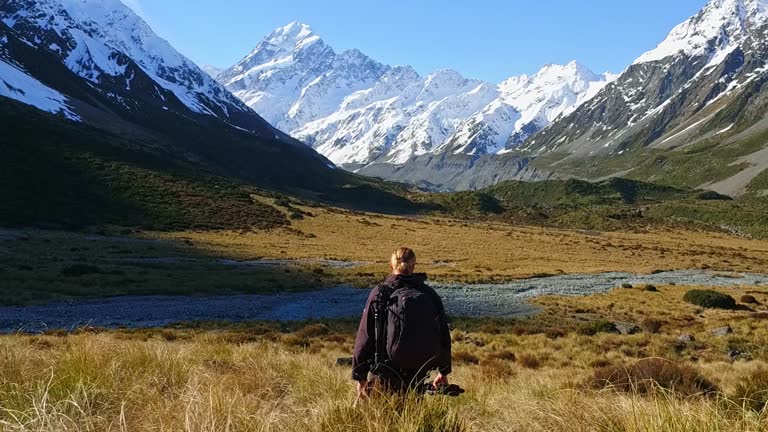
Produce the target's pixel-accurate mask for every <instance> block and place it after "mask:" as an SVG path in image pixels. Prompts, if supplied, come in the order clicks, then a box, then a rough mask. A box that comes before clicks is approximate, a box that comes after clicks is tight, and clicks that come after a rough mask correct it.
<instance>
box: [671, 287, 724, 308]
mask: <svg viewBox="0 0 768 432" xmlns="http://www.w3.org/2000/svg"><path fill="white" fill-rule="evenodd" d="M683 300H685V301H686V302H688V303H691V304H694V305H696V306H701V307H704V308H710V309H733V308H735V307H736V299H734V298H733V297H731V296H729V295H728V294H723V293H721V292H717V291H713V290H691V291H688V292H687V293H685V295H684V296H683Z"/></svg>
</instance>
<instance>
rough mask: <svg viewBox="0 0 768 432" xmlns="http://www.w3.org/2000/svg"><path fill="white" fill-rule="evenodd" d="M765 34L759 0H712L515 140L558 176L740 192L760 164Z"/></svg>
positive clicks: (767, 60) (766, 19)
mask: <svg viewBox="0 0 768 432" xmlns="http://www.w3.org/2000/svg"><path fill="white" fill-rule="evenodd" d="M766 35H768V13H766V2H765V1H764V0H711V1H710V2H709V3H708V4H707V5H706V6H705V7H704V8H703V9H702V10H701V11H700V12H699V13H697V14H696V15H695V16H693V17H691V18H690V19H688V20H687V21H685V22H684V23H682V24H680V25H679V26H677V27H675V29H673V30H672V31H671V33H670V34H669V36H668V37H667V38H666V39H665V40H664V41H663V42H662V43H661V44H659V46H658V47H657V48H655V49H653V50H651V51H649V52H647V53H645V54H643V55H642V56H640V57H639V58H638V59H637V60H636V61H635V62H634V63H633V64H632V65H631V66H630V67H629V68H628V69H627V70H626V71H625V72H624V73H623V74H622V75H621V76H620V77H619V78H618V79H617V80H616V81H615V82H613V83H611V84H610V85H608V86H606V87H605V88H604V89H603V90H602V91H601V92H600V93H598V94H597V95H596V96H595V97H594V98H593V99H591V100H590V101H589V102H587V103H585V104H584V105H582V106H580V107H579V108H578V109H576V110H575V111H574V112H573V113H572V114H570V115H569V116H566V117H563V118H562V119H560V120H558V121H556V122H555V123H554V124H552V125H551V126H550V127H549V128H547V129H546V130H544V131H542V132H540V133H538V134H537V135H535V136H533V137H532V138H531V139H530V140H529V141H528V142H526V143H525V144H524V145H523V146H521V150H522V151H523V152H524V153H523V154H525V155H526V156H540V158H539V160H538V161H534V162H533V165H534V166H537V167H538V168H540V169H543V170H549V171H551V172H554V173H557V174H558V175H560V176H578V177H587V178H601V177H605V176H610V175H622V176H630V177H634V178H639V179H646V180H652V181H660V182H665V183H669V184H673V185H679V186H682V185H688V186H695V187H710V188H713V189H715V190H718V191H720V192H723V193H729V194H741V193H744V192H746V191H747V190H748V185H749V183H750V182H751V181H752V179H753V178H754V177H755V176H757V175H758V174H759V173H760V172H762V171H763V170H765V169H766V168H768V158H766V157H765V153H766V152H767V151H768V150H764V148H765V146H766V140H765V131H766V130H768V119H766V118H765V116H766V100H767V99H766V97H768V93H766V90H765V88H764V85H763V84H764V83H765V82H766V77H767V75H766V72H768V39H766Z"/></svg>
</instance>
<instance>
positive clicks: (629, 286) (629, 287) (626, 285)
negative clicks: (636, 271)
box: [621, 282, 634, 289]
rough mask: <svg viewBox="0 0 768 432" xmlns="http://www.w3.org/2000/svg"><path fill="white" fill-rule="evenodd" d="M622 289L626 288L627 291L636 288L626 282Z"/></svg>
mask: <svg viewBox="0 0 768 432" xmlns="http://www.w3.org/2000/svg"><path fill="white" fill-rule="evenodd" d="M621 287H622V288H626V289H632V288H634V287H633V286H632V284H631V283H626V282H625V283H623V284H621Z"/></svg>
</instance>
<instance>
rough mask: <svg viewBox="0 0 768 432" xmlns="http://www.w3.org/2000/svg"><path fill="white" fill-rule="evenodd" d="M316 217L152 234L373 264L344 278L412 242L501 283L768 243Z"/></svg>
mask: <svg viewBox="0 0 768 432" xmlns="http://www.w3.org/2000/svg"><path fill="white" fill-rule="evenodd" d="M304 210H306V211H307V212H310V213H311V214H312V216H310V217H305V218H304V219H303V220H298V221H293V223H292V227H291V228H289V229H274V230H271V231H260V232H233V231H216V232H210V231H208V232H178V233H150V234H148V235H149V236H150V237H152V238H162V239H171V240H182V241H183V240H188V241H191V242H192V243H193V244H195V246H196V247H197V248H200V249H202V250H204V251H205V252H206V253H209V254H213V255H218V256H231V257H234V258H237V259H252V258H255V257H269V258H323V257H324V258H333V259H340V260H348V261H358V262H364V263H367V265H365V266H363V267H359V268H355V269H352V270H339V271H336V273H338V274H342V275H347V276H350V277H353V276H357V277H360V276H365V275H370V276H374V277H379V276H381V274H382V272H385V271H386V260H387V258H388V255H389V253H390V252H391V251H392V250H394V249H395V248H396V247H399V246H401V245H411V246H413V247H414V248H416V250H417V253H418V255H419V262H420V269H421V270H423V271H426V272H428V273H430V275H432V276H433V277H434V278H436V279H439V280H457V281H500V280H506V279H510V278H523V277H530V276H537V275H544V274H560V273H597V272H604V271H630V272H637V273H650V272H653V271H655V270H660V269H661V270H666V269H691V268H710V269H717V270H720V271H750V270H751V271H760V270H761V269H763V268H765V267H766V265H768V241H761V240H749V239H744V238H736V237H732V236H727V235H725V234H718V233H711V232H693V231H682V230H671V229H649V230H647V231H645V230H644V231H642V232H604V233H596V232H582V231H574V230H557V229H551V228H536V227H521V226H512V225H506V224H496V223H471V222H468V221H458V220H450V219H442V218H426V217H424V218H407V217H396V216H382V215H374V214H363V213H356V212H347V211H341V210H336V209H322V208H305V209H304Z"/></svg>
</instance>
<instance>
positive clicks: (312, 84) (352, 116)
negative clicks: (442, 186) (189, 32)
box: [217, 22, 611, 169]
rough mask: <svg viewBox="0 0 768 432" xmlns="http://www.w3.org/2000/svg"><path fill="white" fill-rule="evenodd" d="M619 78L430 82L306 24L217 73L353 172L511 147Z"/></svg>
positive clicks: (555, 72) (585, 73)
mask: <svg viewBox="0 0 768 432" xmlns="http://www.w3.org/2000/svg"><path fill="white" fill-rule="evenodd" d="M610 78H611V77H609V76H599V75H596V74H593V73H592V72H590V71H589V70H588V69H586V68H585V67H583V66H581V65H578V64H577V63H575V62H574V63H571V64H569V65H566V66H556V65H554V66H553V65H550V66H547V67H545V68H544V69H542V71H540V72H539V73H537V74H536V75H534V76H531V77H528V76H521V77H513V78H510V79H509V80H506V81H505V82H503V83H501V84H499V85H495V84H491V83H487V82H483V81H478V80H472V79H467V78H465V77H462V76H461V75H460V74H459V73H457V72H455V71H451V70H442V71H436V72H433V73H430V74H428V75H427V76H425V77H422V76H420V75H419V74H418V73H416V71H414V70H413V68H411V67H409V66H397V67H391V66H387V65H382V64H380V63H378V62H375V61H374V60H371V59H370V58H368V57H367V56H365V55H364V54H362V53H360V52H359V51H356V50H351V51H345V52H343V53H340V54H337V53H335V52H334V51H333V49H332V48H331V47H329V46H328V45H327V44H326V43H325V42H324V41H323V40H322V39H321V38H320V37H319V36H318V35H316V34H315V33H313V32H312V30H311V28H310V27H309V26H307V25H306V24H301V23H296V22H294V23H291V24H289V25H287V26H285V27H281V28H278V29H276V30H274V31H273V32H272V33H270V34H269V35H267V37H266V38H265V39H264V40H262V41H261V42H259V44H258V45H257V46H256V48H255V49H254V50H253V51H252V52H251V53H250V54H249V55H248V56H246V57H245V58H243V60H241V61H240V62H239V63H238V64H236V65H234V66H232V67H231V68H229V69H227V70H225V71H223V72H221V73H220V74H219V75H217V79H218V80H219V81H220V82H221V83H222V84H224V85H225V86H226V87H227V88H228V89H229V90H230V91H232V92H233V93H234V94H235V95H236V96H238V97H239V98H240V99H242V100H243V101H244V102H245V103H246V104H247V105H249V106H250V107H252V108H254V109H255V110H256V111H258V112H260V113H262V114H263V115H264V116H265V118H266V119H267V120H268V121H270V123H272V124H273V125H276V126H278V127H279V128H281V129H283V130H285V131H286V132H289V133H290V134H291V135H292V136H294V137H296V138H298V139H299V140H302V141H304V142H306V143H307V144H309V145H311V146H312V147H314V148H315V149H317V150H318V151H319V152H320V153H321V154H323V155H325V156H326V157H328V158H329V159H330V160H332V161H333V162H334V163H336V164H339V165H342V166H346V167H348V168H352V169H357V168H359V167H361V166H365V165H368V164H371V163H373V162H378V163H392V164H402V163H405V162H406V161H408V160H409V159H410V158H411V157H413V156H418V155H423V154H430V153H431V154H438V153H460V154H472V155H476V154H477V155H479V154H494V153H498V152H500V151H506V150H509V149H511V148H514V147H515V146H517V145H518V144H519V143H520V142H522V141H523V140H524V139H525V138H526V137H527V136H529V135H530V134H532V133H534V132H536V131H538V130H540V129H541V128H542V127H545V126H546V125H548V124H549V123H550V122H551V121H552V120H554V119H555V118H557V117H558V116H560V115H562V114H567V113H569V112H570V111H572V110H573V109H574V108H575V107H576V106H578V105H579V104H581V103H583V102H584V101H586V100H588V99H589V98H590V97H591V96H593V95H594V94H595V93H596V92H597V90H599V89H600V88H602V87H603V86H604V85H605V84H606V83H607V82H608V81H609V80H610Z"/></svg>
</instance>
